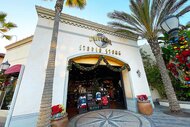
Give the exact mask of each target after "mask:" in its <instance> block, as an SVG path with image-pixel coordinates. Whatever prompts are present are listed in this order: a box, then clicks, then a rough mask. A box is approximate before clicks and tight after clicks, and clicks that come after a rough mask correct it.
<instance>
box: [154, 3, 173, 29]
mask: <svg viewBox="0 0 190 127" xmlns="http://www.w3.org/2000/svg"><path fill="white" fill-rule="evenodd" d="M175 2H176V0H168V1H166V2H165V5H164V7H163V9H162V10H161V13H160V15H159V17H158V22H157V25H159V24H160V23H161V21H162V20H163V19H164V18H166V17H167V16H169V14H170V13H169V12H170V10H171V8H172V7H173V6H174V4H175Z"/></svg>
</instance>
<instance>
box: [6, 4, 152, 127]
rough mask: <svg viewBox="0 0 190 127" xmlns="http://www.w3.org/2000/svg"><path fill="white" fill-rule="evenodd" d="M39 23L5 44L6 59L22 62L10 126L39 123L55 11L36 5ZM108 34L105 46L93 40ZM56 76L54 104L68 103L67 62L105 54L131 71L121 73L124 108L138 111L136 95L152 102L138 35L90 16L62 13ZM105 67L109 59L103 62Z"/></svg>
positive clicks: (90, 60) (93, 60)
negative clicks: (24, 35) (117, 30)
mask: <svg viewBox="0 0 190 127" xmlns="http://www.w3.org/2000/svg"><path fill="white" fill-rule="evenodd" d="M36 9H37V13H38V23H37V26H36V30H35V33H34V36H31V37H28V38H25V39H23V40H21V41H18V42H16V43H14V44H11V45H9V46H7V47H6V49H7V54H6V56H5V59H4V60H8V61H9V63H10V64H11V65H15V64H22V65H24V67H23V69H21V72H20V76H19V79H18V83H17V88H16V90H15V94H14V97H13V101H12V103H11V109H10V111H9V115H8V118H7V122H6V127H26V126H27V127H35V126H36V121H37V117H38V113H39V108H40V101H41V96H42V91H43V87H44V81H45V71H46V67H47V60H48V53H49V47H50V41H51V35H52V27H53V19H54V18H53V17H54V11H52V10H49V9H46V8H42V7H38V6H37V7H36ZM97 33H101V34H103V35H104V36H105V37H107V38H108V39H109V40H111V45H110V44H108V45H106V46H105V47H104V48H102V47H100V46H99V45H98V44H96V43H94V42H93V41H91V40H90V37H92V36H95V35H97ZM56 53H57V55H56V61H55V62H56V65H55V75H54V83H53V100H52V101H53V103H52V105H55V104H64V106H65V108H67V106H68V103H67V101H68V100H67V99H68V98H67V97H68V92H69V91H68V90H69V84H70V73H71V71H69V70H68V69H67V68H68V64H69V61H70V60H73V61H75V62H76V63H78V64H82V65H84V64H87V65H94V64H95V63H96V62H97V61H98V58H99V57H100V56H104V57H105V58H106V60H107V61H108V62H109V63H110V65H112V66H114V67H116V68H119V67H121V66H123V65H124V64H127V65H129V66H130V68H131V70H127V69H126V70H124V71H122V72H121V73H120V74H119V77H120V79H118V80H117V81H119V82H122V84H123V87H122V88H123V92H124V102H125V109H126V110H130V111H134V112H137V95H141V94H146V95H147V96H148V98H149V100H150V101H152V98H151V93H150V89H149V86H148V82H147V79H146V74H145V72H144V67H143V63H142V59H141V55H140V52H139V47H138V45H137V36H134V35H130V34H128V35H124V34H116V33H115V30H114V29H112V28H110V27H107V26H104V25H101V24H97V23H94V22H91V21H87V20H84V19H80V18H77V17H73V16H70V15H66V14H61V23H60V27H59V37H58V45H57V52H56ZM100 65H101V66H102V67H104V66H105V63H103V62H101V63H100ZM100 73H102V72H100Z"/></svg>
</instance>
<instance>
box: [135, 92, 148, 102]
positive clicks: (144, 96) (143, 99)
mask: <svg viewBox="0 0 190 127" xmlns="http://www.w3.org/2000/svg"><path fill="white" fill-rule="evenodd" d="M137 98H138V100H140V101H147V100H148V97H147V96H146V95H145V94H142V95H137Z"/></svg>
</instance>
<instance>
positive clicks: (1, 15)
mask: <svg viewBox="0 0 190 127" xmlns="http://www.w3.org/2000/svg"><path fill="white" fill-rule="evenodd" d="M6 16H7V14H6V13H3V12H0V23H4V22H5V18H6Z"/></svg>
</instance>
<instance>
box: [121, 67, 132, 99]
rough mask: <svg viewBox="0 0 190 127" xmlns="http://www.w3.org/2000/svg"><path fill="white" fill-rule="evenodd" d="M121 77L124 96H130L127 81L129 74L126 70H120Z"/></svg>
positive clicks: (128, 82)
mask: <svg viewBox="0 0 190 127" xmlns="http://www.w3.org/2000/svg"><path fill="white" fill-rule="evenodd" d="M122 78H123V83H124V90H125V96H126V98H132V97H133V94H132V89H131V84H130V81H129V74H128V71H127V70H124V71H122Z"/></svg>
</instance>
